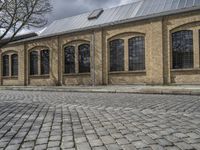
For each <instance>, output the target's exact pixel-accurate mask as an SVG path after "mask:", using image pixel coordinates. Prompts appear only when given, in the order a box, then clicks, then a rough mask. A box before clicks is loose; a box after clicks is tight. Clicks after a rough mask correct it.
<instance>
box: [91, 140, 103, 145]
mask: <svg viewBox="0 0 200 150" xmlns="http://www.w3.org/2000/svg"><path fill="white" fill-rule="evenodd" d="M89 143H90V145H91V146H92V147H98V146H103V143H102V141H101V140H100V139H94V140H90V141H89Z"/></svg>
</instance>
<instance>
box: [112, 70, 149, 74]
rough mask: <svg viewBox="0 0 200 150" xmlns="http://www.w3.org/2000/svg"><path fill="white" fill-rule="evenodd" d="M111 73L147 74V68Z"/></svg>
mask: <svg viewBox="0 0 200 150" xmlns="http://www.w3.org/2000/svg"><path fill="white" fill-rule="evenodd" d="M109 74H110V75H114V74H146V70H138V71H115V72H109Z"/></svg>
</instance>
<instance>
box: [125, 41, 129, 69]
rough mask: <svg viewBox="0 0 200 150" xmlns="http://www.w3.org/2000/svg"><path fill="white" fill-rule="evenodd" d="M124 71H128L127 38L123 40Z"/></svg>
mask: <svg viewBox="0 0 200 150" xmlns="http://www.w3.org/2000/svg"><path fill="white" fill-rule="evenodd" d="M124 60H125V62H124V70H125V71H129V51H128V38H125V39H124Z"/></svg>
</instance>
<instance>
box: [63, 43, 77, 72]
mask: <svg viewBox="0 0 200 150" xmlns="http://www.w3.org/2000/svg"><path fill="white" fill-rule="evenodd" d="M64 59H65V73H75V47H74V46H67V47H65V49H64Z"/></svg>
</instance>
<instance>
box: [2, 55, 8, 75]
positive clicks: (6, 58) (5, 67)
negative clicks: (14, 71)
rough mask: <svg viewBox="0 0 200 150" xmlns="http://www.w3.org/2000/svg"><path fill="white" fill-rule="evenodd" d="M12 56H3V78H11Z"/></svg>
mask: <svg viewBox="0 0 200 150" xmlns="http://www.w3.org/2000/svg"><path fill="white" fill-rule="evenodd" d="M9 59H10V56H9V55H7V54H6V55H3V56H2V76H3V77H9V76H10V61H9Z"/></svg>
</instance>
